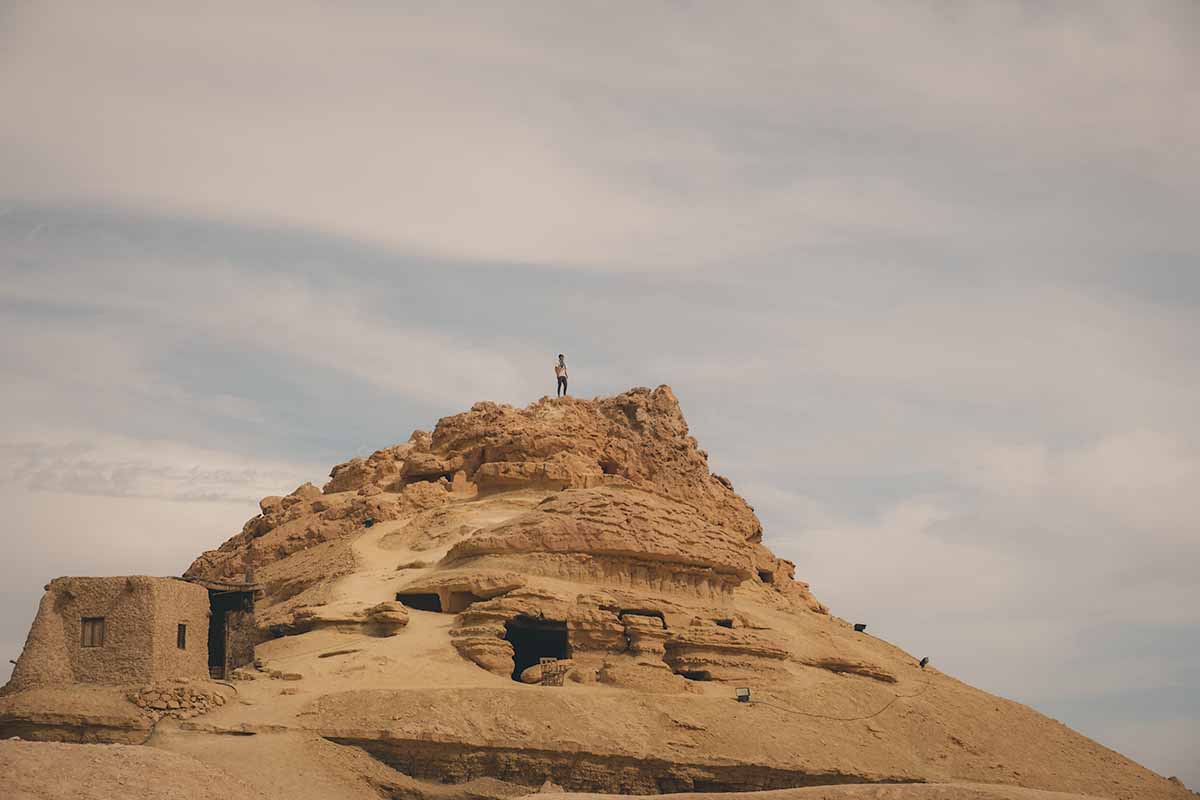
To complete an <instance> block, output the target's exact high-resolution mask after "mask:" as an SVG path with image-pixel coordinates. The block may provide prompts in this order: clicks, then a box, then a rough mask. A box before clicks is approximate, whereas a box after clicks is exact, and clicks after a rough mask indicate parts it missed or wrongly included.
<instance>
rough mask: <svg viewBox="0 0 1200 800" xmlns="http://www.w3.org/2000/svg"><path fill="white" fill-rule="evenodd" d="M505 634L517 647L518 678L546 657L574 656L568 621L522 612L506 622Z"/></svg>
mask: <svg viewBox="0 0 1200 800" xmlns="http://www.w3.org/2000/svg"><path fill="white" fill-rule="evenodd" d="M504 638H505V639H506V640H507V641H508V643H509V644H511V645H512V648H513V673H512V679H513V680H514V681H519V680H521V673H522V672H524V671H525V670H527V669H529V668H530V667H532V666H533V665H535V664H537V663H538V662H539V661H540V660H541V659H543V658H570V650H571V648H570V645H569V644H568V641H567V623H565V622H560V621H557V620H549V619H539V618H537V617H528V616H525V615H521V616H519V617H515V618H513V619H510V620H509V621H508V622H506V623H504Z"/></svg>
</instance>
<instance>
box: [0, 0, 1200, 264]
mask: <svg viewBox="0 0 1200 800" xmlns="http://www.w3.org/2000/svg"><path fill="white" fill-rule="evenodd" d="M476 11H477V13H474V14H472V15H469V16H468V15H461V14H458V13H455V12H453V11H452V10H445V9H424V10H423V11H422V12H421V13H414V12H412V11H411V10H405V9H393V8H384V7H379V6H375V7H371V6H362V5H359V6H348V7H341V8H339V9H338V11H337V13H336V14H331V13H329V9H328V8H326V7H323V6H320V5H319V4H295V3H290V4H287V5H286V6H279V5H275V6H273V5H270V4H267V5H258V6H255V8H253V9H247V8H245V7H243V6H236V7H235V6H223V5H220V4H216V5H210V6H206V7H205V10H204V12H203V13H196V14H192V15H189V17H188V21H187V24H186V25H183V24H180V19H179V17H178V16H177V15H176V14H174V13H172V12H169V11H166V10H164V9H162V8H161V7H158V6H156V5H144V4H136V3H130V4H127V5H124V6H116V7H114V6H106V8H105V10H104V12H103V13H99V12H95V13H89V12H88V11H86V10H80V9H78V8H76V7H71V6H58V5H55V4H39V5H37V6H29V7H26V8H22V9H19V10H17V11H16V12H13V13H12V14H11V21H10V24H9V25H8V26H6V27H7V28H8V31H9V32H8V34H7V37H6V39H7V41H6V42H5V46H4V48H3V49H4V52H5V56H4V62H3V65H4V69H3V70H2V71H0V92H3V94H4V95H5V96H6V98H7V102H6V109H7V111H8V113H9V115H10V117H11V118H14V119H19V120H21V125H20V126H18V127H15V128H11V129H9V131H8V133H7V135H6V136H5V138H4V140H3V144H4V145H5V146H4V147H3V148H0V153H4V154H6V155H7V157H4V156H0V159H2V160H0V168H2V169H3V171H4V173H5V174H6V176H8V180H6V182H5V183H6V192H5V194H7V195H8V197H9V198H10V199H11V198H14V197H16V198H30V197H36V198H40V199H42V200H45V201H47V202H57V201H62V200H66V199H74V200H82V201H85V202H105V203H117V204H121V205H123V206H125V207H128V208H137V209H141V210H145V209H149V208H153V209H156V210H164V209H165V210H170V211H173V212H175V213H181V214H194V215H207V216H210V217H236V218H240V219H250V220H256V221H259V222H263V223H269V224H279V225H293V226H305V227H315V228H318V229H321V230H327V231H330V232H334V233H338V234H343V235H348V236H352V237H356V238H360V239H363V240H369V241H374V242H381V243H386V244H389V245H394V246H402V247H405V248H408V249H410V250H412V251H414V252H419V253H426V254H436V255H440V256H445V257H451V258H484V259H490V260H497V261H522V262H525V263H538V264H548V265H571V264H574V265H590V266H593V267H604V268H608V269H622V270H638V269H644V268H658V269H664V268H668V269H679V268H682V267H690V266H694V265H696V264H700V263H703V264H717V263H728V262H730V261H736V260H742V261H745V260H746V259H754V260H758V259H761V258H763V257H764V256H770V255H774V254H778V253H779V252H781V250H783V249H785V248H792V249H795V248H800V247H809V248H811V247H814V246H846V245H853V244H861V243H862V242H863V241H864V239H866V238H867V237H875V238H881V237H882V238H883V239H885V240H887V241H893V240H895V239H897V238H901V239H906V240H913V239H927V238H930V237H936V238H939V239H943V240H948V241H950V242H953V243H956V244H959V245H961V244H963V243H964V241H966V240H970V241H975V242H979V241H987V242H988V243H990V244H993V245H998V246H1004V247H1010V246H1011V245H1012V243H1013V241H1014V235H1015V234H1017V233H1019V234H1020V235H1021V237H1022V239H1023V241H1024V242H1025V243H1026V246H1030V247H1038V246H1051V245H1054V244H1056V243H1058V241H1060V240H1061V237H1062V236H1063V234H1064V232H1066V231H1070V233H1071V237H1072V239H1073V240H1074V241H1075V242H1077V243H1078V244H1080V245H1083V244H1089V245H1092V246H1094V245H1095V244H1096V242H1097V241H1099V240H1101V239H1103V240H1105V241H1107V242H1108V243H1109V244H1110V245H1111V240H1112V238H1113V237H1114V236H1128V237H1130V238H1131V240H1132V241H1137V242H1142V243H1146V242H1152V241H1161V238H1162V234H1164V233H1166V232H1169V231H1170V230H1171V229H1172V227H1173V226H1175V225H1177V224H1179V223H1181V222H1182V221H1183V219H1184V217H1182V216H1181V214H1182V209H1180V208H1179V207H1178V205H1177V204H1174V203H1171V202H1168V198H1167V194H1169V193H1166V192H1164V191H1163V190H1162V188H1161V187H1160V185H1155V184H1153V183H1147V184H1144V185H1141V186H1131V185H1130V182H1129V181H1128V180H1127V179H1126V176H1127V174H1128V170H1129V169H1130V168H1132V167H1136V168H1137V169H1138V170H1141V171H1143V172H1147V173H1150V174H1152V176H1153V179H1154V180H1155V181H1161V182H1162V183H1164V184H1170V185H1172V186H1173V187H1174V188H1175V190H1176V191H1181V190H1186V189H1188V188H1192V189H1194V188H1195V179H1196V171H1197V170H1196V167H1197V158H1200V157H1198V156H1196V154H1195V153H1194V152H1193V150H1194V148H1190V147H1188V146H1187V143H1188V142H1190V141H1192V140H1194V139H1195V137H1196V135H1197V133H1200V122H1198V121H1197V115H1195V114H1189V113H1186V112H1185V111H1184V112H1183V113H1179V112H1180V111H1181V110H1183V109H1186V108H1187V106H1186V105H1181V104H1179V103H1176V102H1175V98H1177V97H1180V96H1181V95H1183V94H1186V93H1187V92H1189V91H1190V88H1189V87H1190V81H1189V79H1188V76H1190V75H1191V74H1192V73H1193V72H1194V70H1195V67H1196V56H1195V53H1194V50H1193V49H1192V48H1190V47H1188V46H1187V39H1186V37H1181V36H1180V35H1179V34H1178V33H1177V30H1178V29H1179V25H1180V23H1183V24H1186V23H1187V22H1188V21H1189V20H1190V18H1191V16H1192V15H1190V14H1189V13H1188V12H1187V10H1186V9H1182V8H1180V9H1171V10H1170V12H1169V13H1167V12H1166V11H1165V10H1164V12H1163V13H1160V14H1156V13H1153V12H1152V11H1149V10H1145V9H1140V8H1133V7H1130V6H1128V5H1127V4H1118V3H1113V4H1104V5H1102V6H1101V7H1100V8H1098V9H1097V10H1095V11H1094V12H1093V13H1089V14H1080V13H1076V12H1072V11H1069V10H1060V11H1058V12H1055V13H1049V12H1047V13H1041V14H1035V13H1033V12H1029V11H1028V10H1018V9H983V8H980V9H971V10H958V11H954V12H950V11H947V10H945V9H943V8H940V7H938V6H936V5H932V4H931V5H928V6H916V7H914V8H912V9H910V10H909V11H908V12H907V13H905V14H897V13H894V10H889V9H887V8H886V7H879V8H874V9H862V8H852V7H845V6H842V5H840V4H829V5H825V6H806V7H804V8H803V9H800V8H793V7H787V6H777V7H773V8H770V9H767V8H763V9H759V10H758V11H757V12H753V11H752V12H746V11H745V10H739V11H738V12H737V13H733V12H732V11H730V10H729V9H727V8H724V7H722V6H720V5H704V6H702V9H698V10H696V11H694V12H693V11H688V12H684V11H682V10H679V9H673V8H671V7H669V6H657V7H646V8H643V9H641V10H640V13H639V14H638V15H637V20H636V22H635V21H634V20H630V19H626V18H623V17H622V16H621V15H617V16H616V17H615V18H614V17H613V15H611V14H610V12H609V11H607V10H602V9H600V8H587V7H582V8H577V9H573V10H572V12H571V13H570V14H569V15H566V14H564V13H563V12H562V10H561V9H556V8H553V7H542V8H535V7H522V8H520V9H515V8H507V9H504V10H503V11H500V10H498V9H493V10H484V9H477V10H476ZM318 52H319V53H321V54H322V58H319V59H316V58H313V54H314V53H318ZM268 53H269V55H267V54H268ZM842 54H852V55H850V56H843V55H842ZM1114 86H1120V89H1121V97H1122V101H1121V102H1113V100H1112V92H1113V87H1114ZM68 99H69V102H68ZM151 108H152V109H153V113H152V114H148V113H147V110H148V109H151ZM1168 115H1169V116H1168ZM77 131H87V132H88V135H87V136H78V135H76V132H77ZM97 153H103V154H104V156H105V157H104V158H97V157H96V154H97ZM1022 162H1023V163H1025V164H1026V165H1036V166H1037V168H1038V172H1040V173H1043V174H1044V173H1062V172H1063V171H1069V170H1074V171H1076V172H1082V173H1085V174H1084V175H1081V176H1080V177H1079V178H1078V179H1079V180H1084V181H1089V180H1090V181H1092V182H1097V181H1099V182H1101V183H1102V184H1103V185H1104V186H1105V187H1106V188H1111V189H1114V190H1115V189H1117V188H1118V186H1120V187H1121V188H1122V189H1123V191H1124V192H1125V193H1126V195H1125V196H1124V197H1122V196H1121V195H1115V194H1113V193H1112V192H1099V193H1097V192H1093V193H1089V194H1081V195H1078V196H1077V197H1076V198H1075V199H1076V200H1077V203H1063V202H1061V198H1059V197H1057V196H1055V195H1054V194H1053V193H1048V192H1046V191H1045V187H1044V186H1042V185H1040V184H1039V182H1038V179H1037V178H1036V176H1034V175H1031V174H1030V173H1029V172H1028V171H1025V170H1022V169H1021V168H1018V167H1017V166H1015V165H1016V164H1017V163H1022ZM1027 169H1028V167H1026V170H1027ZM964 172H965V176H964ZM964 178H966V179H964ZM1130 194H1133V195H1136V196H1137V199H1138V202H1139V203H1140V206H1141V208H1143V209H1150V208H1153V209H1154V213H1143V214H1140V215H1137V216H1136V217H1133V218H1130V216H1129V214H1128V212H1129V210H1130V206H1129V205H1128V204H1127V203H1126V202H1125V200H1126V198H1127V197H1129V195H1130ZM1109 220H1111V221H1118V220H1119V221H1120V222H1121V223H1122V224H1121V226H1120V228H1119V229H1118V230H1117V231H1113V229H1112V228H1111V227H1107V226H1103V224H1102V221H1109ZM884 252H885V253H886V251H884ZM893 254H894V250H893Z"/></svg>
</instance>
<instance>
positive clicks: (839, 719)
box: [750, 677, 932, 722]
mask: <svg viewBox="0 0 1200 800" xmlns="http://www.w3.org/2000/svg"><path fill="white" fill-rule="evenodd" d="M931 682H932V677H928V678H926V679H925V682H924V683H923V684H922V685H921V688H920V689H919V690H918V691H915V692H912V693H911V694H894V693H893V695H894V696H893V697H892V699H891V700H889V701H887V703H885V704H884V706H883V707H882V708H880V709H879V710H878V711H874V712H872V713H870V714H864V715H862V716H859V717H835V716H830V715H829V714H814V713H813V712H811V711H800V710H798V709H795V708H787V707H786V706H780V705H776V704H774V703H768V702H766V701H763V700H751V701H750V703H751V705H760V706H767V707H768V708H774V709H778V710H779V711H785V712H787V713H789V714H796V715H797V716H801V717H812V718H813V719H825V720H831V721H834V722H858V721H861V720H865V719H873V718H874V717H878V716H879V715H880V714H882V713H883V712H885V711H887V710H888V709H889V708H891V707H892V706H893V705H895V703H896V701H897V700H904V699H907V698H911V697H920V696H921V695H923V694H925V692H926V691H928V689H929V686H930V683H931Z"/></svg>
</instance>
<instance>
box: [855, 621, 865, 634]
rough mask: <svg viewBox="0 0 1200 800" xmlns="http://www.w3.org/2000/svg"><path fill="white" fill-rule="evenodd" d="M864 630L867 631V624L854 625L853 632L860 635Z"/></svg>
mask: <svg viewBox="0 0 1200 800" xmlns="http://www.w3.org/2000/svg"><path fill="white" fill-rule="evenodd" d="M866 629H867V623H865V622H856V623H854V630H856V631H858V632H859V633H862V632H863V631H865V630H866Z"/></svg>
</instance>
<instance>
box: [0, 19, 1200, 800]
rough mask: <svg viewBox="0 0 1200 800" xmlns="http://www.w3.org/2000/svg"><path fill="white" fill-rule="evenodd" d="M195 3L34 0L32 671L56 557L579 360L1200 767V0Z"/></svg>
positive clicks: (140, 544)
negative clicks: (644, 394) (677, 418)
mask: <svg viewBox="0 0 1200 800" xmlns="http://www.w3.org/2000/svg"><path fill="white" fill-rule="evenodd" d="M201 6H202V7H201ZM201 6H197V5H196V4H194V3H191V4H179V5H175V4H172V3H164V2H155V3H146V4H137V3H128V2H124V0H113V2H110V3H105V4H78V3H63V4H59V3H55V2H36V3H34V2H22V1H21V0H17V1H16V2H13V1H12V0H8V2H4V0H0V109H2V110H3V111H2V113H0V383H2V386H3V391H2V393H0V508H3V509H4V513H3V514H2V515H0V519H2V520H3V521H2V522H0V526H2V527H0V547H2V548H3V552H4V553H5V557H4V558H3V559H2V560H0V601H2V602H0V654H2V656H0V659H2V661H3V662H4V663H3V664H2V665H0V680H4V679H6V677H7V674H8V670H9V668H10V667H11V665H10V664H8V663H7V662H8V659H11V658H16V656H17V655H18V654H19V652H20V648H21V646H22V643H23V642H24V637H25V634H26V631H27V629H28V625H29V622H30V621H31V620H32V617H33V614H34V612H35V610H36V606H37V602H38V599H39V597H40V594H41V591H42V586H43V585H44V584H45V583H46V582H47V581H48V580H49V579H50V578H52V577H55V576H58V575H68V574H85V575H86V574H131V573H146V574H178V573H180V572H182V571H183V570H184V569H185V568H186V567H187V565H188V564H189V563H190V561H191V559H192V558H194V557H195V556H196V555H197V554H199V553H200V552H201V551H203V550H205V549H211V548H213V547H215V546H217V545H218V544H219V543H220V542H222V541H224V540H225V539H226V538H228V537H229V536H231V535H233V534H234V533H236V532H237V531H239V530H240V528H241V524H242V523H243V522H244V521H245V520H246V519H247V518H249V517H250V516H252V515H253V514H254V513H256V511H257V508H256V502H257V499H258V498H259V497H261V496H264V495H268V494H280V493H286V492H288V491H290V490H291V489H293V488H294V487H295V486H297V485H298V484H300V483H302V482H304V481H306V480H310V481H313V482H314V483H317V484H320V483H322V482H323V480H324V479H325V476H326V475H327V474H328V471H329V468H330V467H331V466H332V465H333V464H335V463H338V462H341V461H345V460H347V459H349V458H351V457H353V456H356V455H366V454H369V453H370V452H372V451H373V450H375V449H378V448H381V447H385V446H389V445H391V444H394V443H397V442H401V441H404V440H405V439H407V437H408V436H409V434H410V433H411V432H412V431H413V430H414V429H417V428H421V429H430V428H432V426H433V425H434V423H435V421H436V420H437V419H438V418H439V417H440V416H444V415H447V414H451V413H456V412H458V411H461V410H465V409H466V408H468V407H469V406H470V405H471V404H472V403H474V402H476V401H478V400H484V399H488V400H495V401H500V402H508V403H513V404H521V405H524V404H526V403H529V402H532V401H534V400H536V399H537V398H539V397H541V396H543V395H545V394H550V393H552V392H553V389H554V376H553V372H552V370H551V366H552V361H553V358H554V356H555V355H556V354H557V353H560V352H561V353H565V354H567V360H568V364H569V365H570V366H571V387H572V390H573V392H574V393H576V394H578V395H581V396H586V397H590V396H597V395H607V394H613V393H616V392H620V391H623V390H625V389H627V388H629V387H631V386H657V385H659V384H664V383H665V384H669V385H671V386H672V387H673V388H674V389H675V391H676V393H677V395H678V396H679V398H680V400H681V403H682V405H683V409H684V412H685V414H686V415H687V418H688V420H689V423H690V425H691V427H692V432H693V433H694V434H695V435H696V436H697V438H698V439H699V440H700V442H701V445H702V446H703V447H704V448H705V449H707V450H708V452H709V453H710V458H711V463H712V466H713V468H714V470H715V471H717V472H720V473H722V474H724V475H727V476H729V477H730V478H731V479H732V481H733V483H734V485H735V488H737V490H738V491H739V492H741V493H742V494H743V495H744V496H745V497H746V498H747V499H748V500H749V502H750V503H751V504H752V505H753V506H754V507H755V508H756V510H757V512H758V514H759V516H760V517H761V519H762V520H763V523H764V526H765V530H766V543H767V544H768V545H769V546H770V547H772V548H773V549H774V550H775V552H776V553H778V554H780V555H781V556H783V557H786V558H789V559H792V560H794V561H795V562H796V564H797V575H798V576H799V577H801V578H802V579H804V580H806V581H808V582H809V583H811V585H812V589H813V592H814V593H815V594H816V596H817V597H818V598H820V599H821V600H822V601H824V602H825V603H827V604H828V605H829V606H830V607H831V608H832V610H833V612H834V613H835V614H837V615H838V616H841V617H843V618H846V619H849V620H852V621H856V622H857V621H861V622H866V623H867V624H868V625H869V630H870V631H871V632H872V633H875V634H876V635H879V636H881V637H883V638H886V639H888V640H889V641H892V642H894V643H895V644H897V645H899V646H901V647H903V648H905V649H906V650H908V651H909V652H911V653H913V654H914V655H916V656H924V655H928V656H929V657H930V658H931V659H932V660H933V662H934V663H935V664H936V665H937V666H938V667H939V668H941V669H943V670H945V671H947V672H949V673H951V674H953V675H955V676H957V677H959V678H961V679H962V680H964V681H967V682H969V683H972V684H974V685H976V686H979V687H980V688H983V689H985V690H988V691H991V692H995V693H998V694H1001V695H1003V696H1005V697H1009V698H1012V699H1015V700H1018V701H1021V702H1024V703H1028V704H1030V705H1032V706H1034V707H1035V708H1037V709H1038V710H1040V711H1042V712H1044V713H1046V714H1048V715H1050V716H1052V717H1054V718H1056V719H1059V720H1061V721H1063V722H1065V723H1067V724H1069V725H1071V726H1072V727H1074V728H1076V729H1078V730H1080V731H1082V732H1083V733H1085V734H1087V735H1088V736H1091V737H1093V738H1095V739H1097V740H1098V741H1100V742H1102V743H1104V744H1106V745H1108V746H1110V747H1113V748H1115V749H1118V750H1120V751H1121V752H1123V753H1125V754H1127V755H1129V756H1131V757H1133V758H1135V759H1137V760H1139V761H1141V762H1142V763H1144V764H1146V765H1147V766H1149V767H1150V768H1151V769H1154V770H1155V771H1157V772H1160V773H1162V774H1164V775H1178V776H1179V777H1180V778H1182V779H1183V780H1184V781H1185V782H1186V783H1187V784H1188V785H1189V786H1191V787H1193V788H1200V580H1198V570H1197V567H1198V565H1200V523H1198V520H1200V415H1198V414H1197V413H1196V411H1195V410H1196V408H1198V407H1200V233H1198V231H1197V224H1196V208H1197V206H1198V205H1200V81H1198V80H1197V79H1196V76H1197V75H1200V7H1198V6H1197V5H1195V4H1194V3H1190V2H1179V3H1172V2H1145V3H1136V4H1135V3H1127V2H1123V1H1118V2H1087V3H1076V2H1062V3H1025V2H1011V3H1006V4H1000V3H987V4H984V3H979V4H973V3H942V2H916V1H915V0H914V1H913V2H904V3H894V2H887V3H872V2H858V1H856V0H855V1H852V2H829V3H819V2H809V3H780V4H775V3H768V2H752V3H745V4H728V3H720V2H714V3H706V2H671V3H652V2H647V3H636V4H635V3H628V4H612V3H586V2H572V3H536V2H521V3H496V2H489V3H458V4H438V3H422V2H412V3H400V4H397V3H378V2H366V1H365V0H364V1H363V2H354V1H353V0H347V2H341V3H336V4H331V3H316V2H311V3H310V2H303V0H297V1H296V2H288V3H273V2H261V3H255V4H244V3H239V4H223V3H205V4H201Z"/></svg>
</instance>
